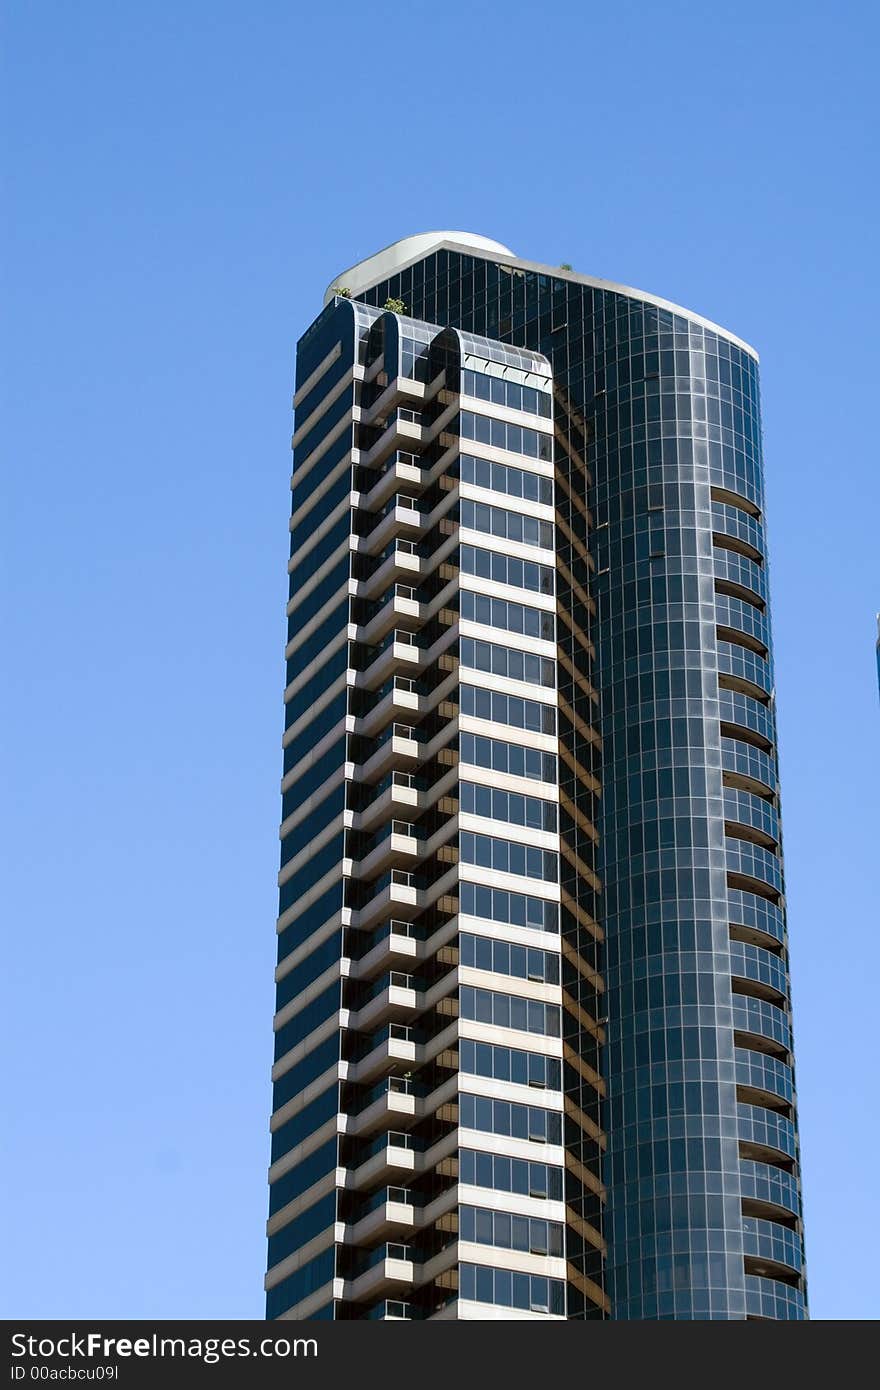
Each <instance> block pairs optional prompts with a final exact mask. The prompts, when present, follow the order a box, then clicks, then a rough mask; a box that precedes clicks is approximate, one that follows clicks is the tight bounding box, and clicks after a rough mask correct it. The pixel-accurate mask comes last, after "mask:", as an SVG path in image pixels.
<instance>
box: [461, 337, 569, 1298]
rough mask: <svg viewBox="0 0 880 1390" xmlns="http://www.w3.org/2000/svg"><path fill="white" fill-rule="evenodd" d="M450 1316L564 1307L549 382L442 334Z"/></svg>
mask: <svg viewBox="0 0 880 1390" xmlns="http://www.w3.org/2000/svg"><path fill="white" fill-rule="evenodd" d="M458 336H459V342H460V345H461V351H462V361H461V377H460V383H459V385H460V390H461V419H460V429H461V434H462V443H461V449H462V453H461V457H460V460H459V474H460V525H461V530H460V543H461V578H460V584H461V599H460V609H461V671H460V677H461V687H460V716H459V729H460V732H459V740H460V764H459V773H460V787H459V805H460V814H459V825H460V841H461V864H460V877H461V883H460V889H459V894H460V912H459V919H458V925H459V980H460V1008H461V1019H460V1023H459V1045H458V1046H459V1077H458V1088H459V1097H458V1103H459V1145H460V1149H459V1172H458V1179H459V1187H458V1201H459V1211H458V1233H459V1245H458V1254H459V1270H458V1301H457V1304H456V1305H455V1306H454V1307H450V1308H449V1310H448V1312H447V1310H444V1312H445V1313H447V1315H451V1316H456V1317H458V1318H474V1317H476V1318H493V1317H495V1318H548V1317H549V1318H553V1317H564V1316H565V1311H566V1279H567V1263H566V1259H565V1245H566V1211H567V1208H566V1195H567V1192H566V1162H567V1156H566V1150H565V1147H564V1143H565V1134H564V1115H563V1094H562V1056H563V1039H562V1033H563V1024H562V1013H563V1011H562V999H563V994H562V971H563V959H562V953H561V938H560V921H559V894H560V888H559V858H560V838H559V772H558V767H559V762H558V756H557V738H558V699H557V691H556V684H557V681H556V669H557V663H556V645H555V638H556V632H555V628H556V617H555V606H556V601H555V589H556V576H555V536H554V512H553V471H552V439H551V434H550V428H551V424H550V415H551V408H552V405H551V400H552V398H551V395H550V379H549V378H550V374H549V368H548V365H547V363H546V361H545V360H544V359H541V358H537V357H536V356H534V355H533V354H519V353H517V352H516V350H511V349H505V348H502V347H501V346H500V345H499V344H491V343H487V342H485V341H480V340H476V339H473V338H471V337H469V336H467V335H458Z"/></svg>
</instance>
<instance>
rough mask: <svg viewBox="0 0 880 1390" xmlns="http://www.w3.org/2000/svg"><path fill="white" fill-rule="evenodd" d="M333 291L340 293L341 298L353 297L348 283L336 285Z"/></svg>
mask: <svg viewBox="0 0 880 1390" xmlns="http://www.w3.org/2000/svg"><path fill="white" fill-rule="evenodd" d="M333 293H334V294H338V295H339V298H340V299H351V290H350V289H349V288H348V285H334V286H333Z"/></svg>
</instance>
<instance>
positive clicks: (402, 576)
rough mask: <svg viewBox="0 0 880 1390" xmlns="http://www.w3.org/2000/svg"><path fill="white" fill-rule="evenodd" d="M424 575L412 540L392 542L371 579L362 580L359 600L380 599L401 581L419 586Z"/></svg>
mask: <svg viewBox="0 0 880 1390" xmlns="http://www.w3.org/2000/svg"><path fill="white" fill-rule="evenodd" d="M421 573H422V561H421V559H420V557H419V555H418V554H417V551H416V543H415V541H412V540H405V539H400V538H398V539H396V540H392V541H391V542H390V543H389V544H388V545H387V546H386V547H385V550H384V552H383V553H382V554H381V555H380V556H379V564H378V565H377V567H376V569H375V570H374V571H373V573H372V574H371V575H370V577H369V579H362V580H361V581H360V586H359V588H358V597H359V598H368V599H369V598H379V597H380V595H382V594H384V593H385V591H386V590H387V589H388V586H389V585H390V584H394V583H396V582H397V580H401V581H402V582H403V583H404V584H417V583H418V581H419V578H420V576H421Z"/></svg>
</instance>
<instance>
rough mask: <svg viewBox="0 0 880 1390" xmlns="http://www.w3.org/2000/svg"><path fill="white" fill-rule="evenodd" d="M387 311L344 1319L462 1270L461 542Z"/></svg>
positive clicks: (344, 1149)
mask: <svg viewBox="0 0 880 1390" xmlns="http://www.w3.org/2000/svg"><path fill="white" fill-rule="evenodd" d="M433 336H434V334H433V332H432V331H431V330H430V328H429V327H428V326H426V325H419V324H413V323H410V322H407V321H406V320H400V319H397V318H396V317H395V316H394V315H390V314H389V315H386V316H383V318H382V319H381V320H378V321H377V323H376V324H375V325H374V330H373V333H372V335H371V339H370V345H369V349H368V355H367V361H366V363H365V382H364V386H363V389H362V392H361V402H360V410H359V429H358V442H359V454H358V467H357V469H356V471H355V491H354V494H353V504H354V531H355V541H354V545H355V555H354V575H355V579H356V592H355V595H354V599H353V618H354V622H355V627H354V633H353V636H354V642H353V644H352V648H351V667H352V672H351V677H350V679H351V681H352V698H351V709H352V712H353V714H354V721H353V728H352V735H351V738H350V742H349V758H350V763H351V771H352V778H351V783H350V789H349V803H348V813H347V815H348V821H347V831H346V836H347V841H346V849H347V853H348V854H349V856H350V859H351V864H352V877H351V879H350V882H349V887H348V894H347V907H348V909H349V922H348V926H347V929H346V937H345V940H346V947H345V950H346V956H347V958H348V960H349V962H350V964H349V969H348V973H347V978H346V981H345V984H344V1004H345V1009H344V1012H343V1023H342V1059H343V1060H342V1077H343V1085H342V1091H341V1099H340V1116H339V1127H340V1131H341V1135H342V1138H341V1145H340V1167H341V1170H342V1176H341V1187H342V1197H341V1202H340V1213H339V1215H340V1236H341V1239H340V1247H339V1260H338V1273H339V1278H340V1287H339V1293H340V1301H339V1303H338V1305H337V1314H336V1315H337V1316H338V1317H345V1318H413V1317H421V1316H425V1314H426V1312H427V1311H430V1310H431V1309H432V1308H433V1306H434V1305H435V1304H436V1302H437V1301H438V1300H440V1301H443V1300H445V1298H446V1297H447V1293H446V1290H445V1288H444V1286H445V1285H446V1284H448V1283H449V1282H450V1279H451V1277H452V1271H453V1270H454V1266H455V1262H456V1253H455V1245H454V1211H455V1190H454V1184H453V1178H454V1167H455V1151H456V1131H455V1118H456V1115H455V1104H454V1100H455V1074H454V1070H453V1058H454V1050H453V1044H454V1039H455V1035H456V1027H457V1024H456V1019H457V1013H458V1001H457V976H456V971H455V968H454V967H455V959H454V952H453V951H452V950H451V949H450V945H449V943H450V942H452V941H453V940H454V937H455V920H454V914H455V909H456V898H455V890H456V884H457V867H456V863H457V821H456V816H455V811H456V800H455V789H456V768H455V760H456V753H455V735H456V724H455V718H454V715H455V703H454V696H455V690H456V672H455V664H456V659H455V651H456V640H457V625H456V623H457V612H456V606H457V589H458V581H457V563H456V561H457V553H456V543H457V537H456V525H455V505H456V495H455V491H454V485H453V483H452V481H451V477H450V474H449V470H448V465H449V460H450V458H451V457H452V454H451V451H450V450H449V449H448V447H447V446H446V445H445V443H444V442H443V440H444V435H443V431H444V426H445V425H446V424H447V423H448V421H449V419H450V417H451V416H452V415H454V408H450V407H449V406H448V404H447V403H446V402H445V401H444V400H443V399H441V396H440V391H441V387H442V384H443V378H442V374H435V375H434V379H433V380H427V376H428V373H427V370H426V368H427V361H428V359H427V347H428V344H429V343H430V340H431V338H432V337H433Z"/></svg>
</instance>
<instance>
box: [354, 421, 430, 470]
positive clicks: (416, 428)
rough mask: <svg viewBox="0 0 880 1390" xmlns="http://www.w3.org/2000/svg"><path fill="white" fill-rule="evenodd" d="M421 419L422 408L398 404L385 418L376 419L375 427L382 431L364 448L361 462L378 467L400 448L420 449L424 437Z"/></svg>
mask: <svg viewBox="0 0 880 1390" xmlns="http://www.w3.org/2000/svg"><path fill="white" fill-rule="evenodd" d="M421 419H422V412H421V411H420V410H411V409H410V408H409V407H408V406H398V407H397V409H396V410H391V411H389V413H388V414H387V415H386V416H385V418H384V420H376V421H374V422H373V426H374V428H376V429H378V430H381V433H380V435H379V437H378V439H376V440H375V442H374V443H373V444H371V445H370V446H369V448H367V449H366V450H362V452H361V462H362V463H363V464H364V465H365V467H367V468H378V466H379V464H380V463H382V462H384V460H385V459H387V458H388V457H389V455H390V454H393V453H395V452H396V451H398V450H401V449H402V450H404V451H405V452H414V451H418V450H419V449H420V448H421V445H422V440H423V438H424V433H423V427H422V424H421Z"/></svg>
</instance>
